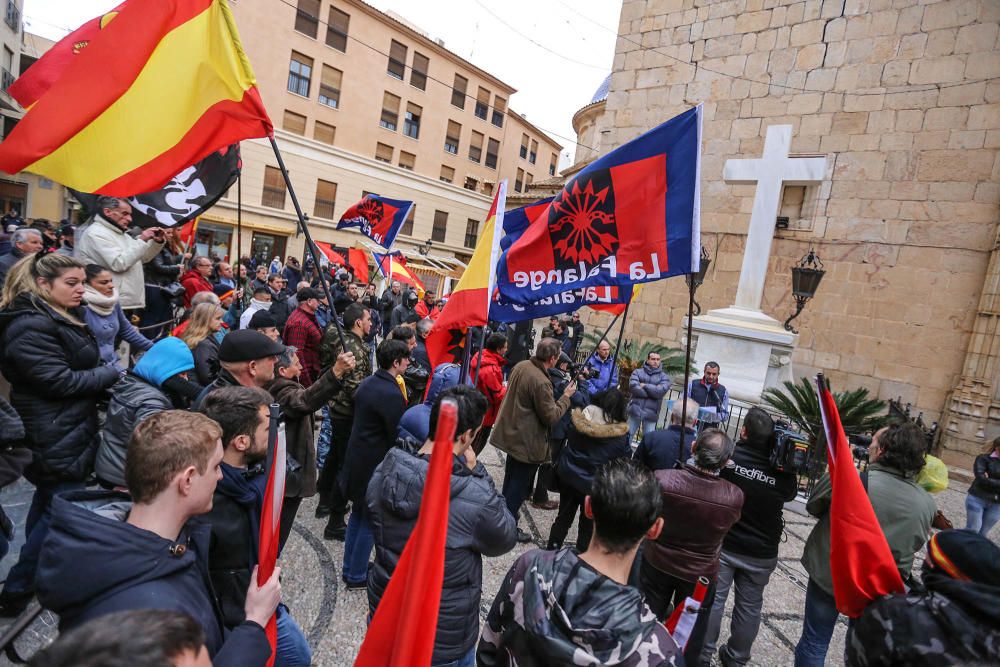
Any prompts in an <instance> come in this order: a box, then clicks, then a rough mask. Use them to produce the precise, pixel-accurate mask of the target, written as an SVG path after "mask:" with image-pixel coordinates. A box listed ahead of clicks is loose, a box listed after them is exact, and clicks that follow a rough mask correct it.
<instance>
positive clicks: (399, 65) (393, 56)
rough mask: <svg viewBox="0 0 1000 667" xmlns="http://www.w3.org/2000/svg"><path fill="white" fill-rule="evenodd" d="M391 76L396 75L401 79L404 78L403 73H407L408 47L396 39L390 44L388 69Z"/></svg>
mask: <svg viewBox="0 0 1000 667" xmlns="http://www.w3.org/2000/svg"><path fill="white" fill-rule="evenodd" d="M386 71H387V72H388V73H389V76H392V77H395V78H397V79H399V80H400V81H402V80H403V75H404V74H406V47H405V46H404V45H402V44H400V43H399V42H397V41H396V40H392V43H391V44H390V45H389V67H388V68H387V69H386Z"/></svg>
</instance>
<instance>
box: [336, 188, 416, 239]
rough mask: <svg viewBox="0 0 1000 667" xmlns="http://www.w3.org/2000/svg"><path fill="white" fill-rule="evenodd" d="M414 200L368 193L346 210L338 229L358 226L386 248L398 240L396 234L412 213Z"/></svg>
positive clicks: (366, 234)
mask: <svg viewBox="0 0 1000 667" xmlns="http://www.w3.org/2000/svg"><path fill="white" fill-rule="evenodd" d="M411 208H413V202H411V201H404V200H402V199H389V198H388V197H380V196H378V195H375V194H367V195H365V196H364V198H363V199H362V200H361V201H359V202H358V203H357V204H355V205H354V206H352V207H351V208H349V209H347V210H346V211H344V215H342V216H340V222H338V223H337V229H345V228H347V227H357V228H358V229H360V230H361V233H362V234H364V235H365V236H367V237H368V238H370V239H371V240H372V241H374V242H375V243H377V244H379V245H380V246H382V247H383V248H385V249H386V250H388V249H389V247H390V246H392V242H393V241H395V240H396V234H398V233H399V229H400V227H402V226H403V223H404V222H405V221H406V216H408V215H409V214H410V209H411Z"/></svg>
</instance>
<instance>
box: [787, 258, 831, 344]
mask: <svg viewBox="0 0 1000 667" xmlns="http://www.w3.org/2000/svg"><path fill="white" fill-rule="evenodd" d="M825 274H826V271H824V270H823V262H821V261H820V259H819V255H817V254H816V251H815V250H814V249H812V248H810V249H809V252H808V253H807V254H806V256H805V257H803V258H802V259H801V260H800V261H799V263H798V264H797V265H796V266H793V267H792V296H793V297H795V312H794V313H793V314H792V316H791V317H789V318H788V319H787V320H785V330H786V331H791V332H792V333H794V334H797V333H798V330H796V329H794V328H793V327H792V320H794V319H795V318H796V317H798V316H799V314H800V313H801V312H802V309H803V308H805V306H806V302H807V301H809V300H810V299H811V298H813V297H814V296H816V290H817V289H819V283H820V281H821V280H823V276H824V275H825Z"/></svg>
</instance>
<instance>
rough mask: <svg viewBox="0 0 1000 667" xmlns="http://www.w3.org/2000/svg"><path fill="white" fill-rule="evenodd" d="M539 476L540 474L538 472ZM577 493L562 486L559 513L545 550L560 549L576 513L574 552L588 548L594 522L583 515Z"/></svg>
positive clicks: (581, 504) (581, 502) (581, 503)
mask: <svg viewBox="0 0 1000 667" xmlns="http://www.w3.org/2000/svg"><path fill="white" fill-rule="evenodd" d="M539 476H541V472H539ZM584 497H585V496H581V495H580V493H579V491H577V490H576V489H571V488H569V487H568V486H564V487H563V488H562V489H561V490H560V493H559V513H558V514H557V515H556V520H555V521H554V522H553V523H552V530H551V531H550V532H549V543H548V545H547V546H546V547H545V548H546V549H562V546H563V542H565V541H566V535H567V533H569V527H570V526H572V525H573V519H574V517H576V515H577V512H578V511H579V514H580V525H579V527H578V528H577V531H576V550H577V551H579V552H580V553H583V552H584V551H586V550H587V548H588V547H589V546H590V536H591V535H593V534H594V520H593V519H588V518H587V517H585V516H584V515H583V499H584Z"/></svg>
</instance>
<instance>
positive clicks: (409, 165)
mask: <svg viewBox="0 0 1000 667" xmlns="http://www.w3.org/2000/svg"><path fill="white" fill-rule="evenodd" d="M416 161H417V156H416V155H414V154H413V153H407V152H406V151H399V166H400V167H401V168H402V169H406V170H407V171H413V166H414V164H416Z"/></svg>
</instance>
